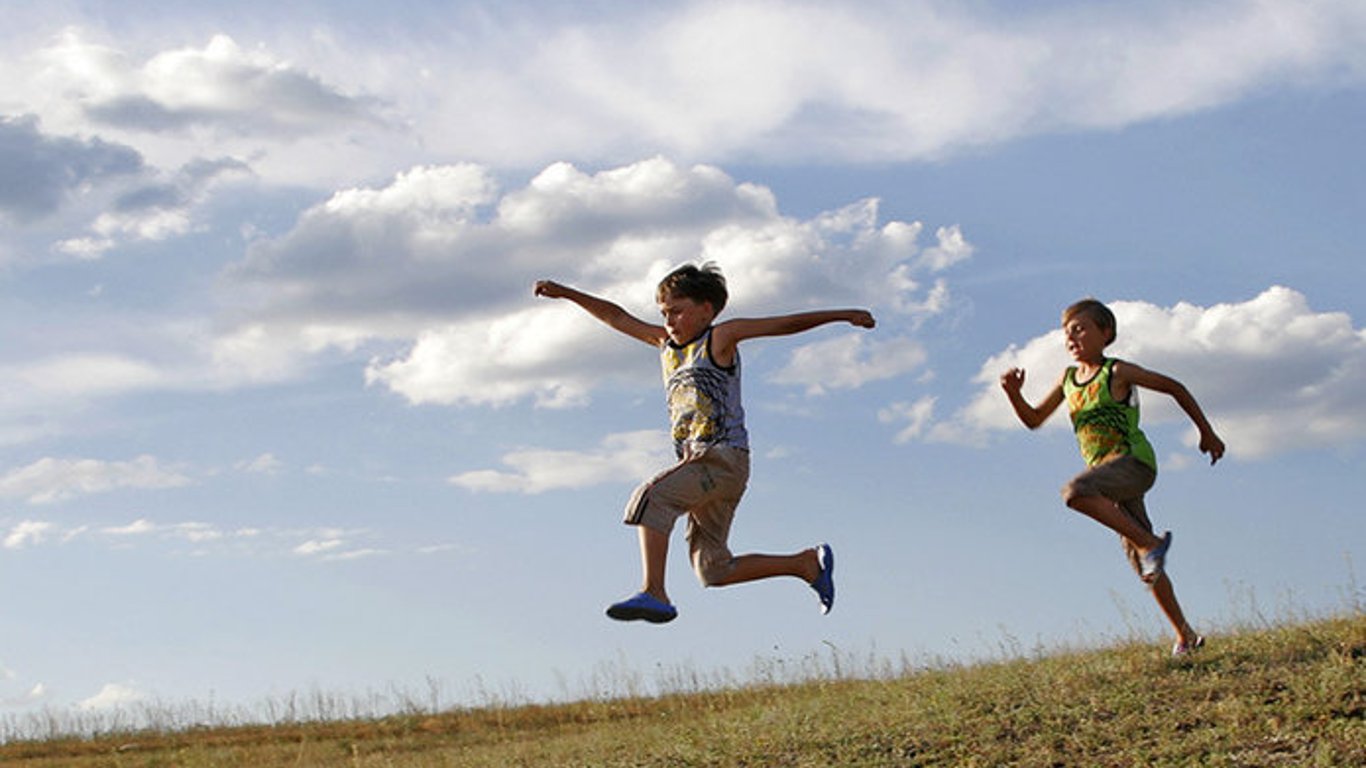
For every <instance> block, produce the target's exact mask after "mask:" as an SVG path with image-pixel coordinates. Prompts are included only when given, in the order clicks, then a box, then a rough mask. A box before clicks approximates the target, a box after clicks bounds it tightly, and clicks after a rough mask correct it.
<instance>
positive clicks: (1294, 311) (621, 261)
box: [0, 0, 1366, 717]
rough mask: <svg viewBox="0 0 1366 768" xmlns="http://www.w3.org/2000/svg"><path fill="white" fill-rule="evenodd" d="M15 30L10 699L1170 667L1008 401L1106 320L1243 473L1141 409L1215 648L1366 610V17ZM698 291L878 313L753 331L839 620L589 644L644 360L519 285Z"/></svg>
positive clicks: (1117, 565)
mask: <svg viewBox="0 0 1366 768" xmlns="http://www.w3.org/2000/svg"><path fill="white" fill-rule="evenodd" d="M0 7H3V11H4V14H5V17H6V18H7V19H11V20H12V21H10V22H9V23H7V24H6V25H5V29H4V30H3V31H0V75H3V79H4V81H5V82H6V83H9V84H11V85H10V86H9V87H7V89H6V90H5V92H4V93H3V94H0V293H2V294H3V301H0V322H2V323H3V327H4V329H5V333H4V335H3V343H0V371H3V374H4V378H5V380H6V382H7V386H6V387H5V391H4V394H3V395H0V602H3V604H4V605H5V607H6V610H5V615H6V618H5V620H4V621H5V632H4V638H5V639H4V642H3V644H0V707H3V714H5V715H10V716H14V717H23V716H24V714H25V713H30V712H36V711H42V710H44V709H49V710H59V711H60V710H66V709H70V710H72V711H76V712H83V711H100V710H102V709H105V708H108V707H116V706H124V707H129V706H132V707H137V706H139V705H144V706H145V705H146V704H147V703H148V702H159V701H161V702H164V701H205V700H213V701H218V702H225V703H242V704H244V705H251V704H252V703H253V702H258V701H261V700H263V699H266V698H269V697H273V696H281V695H287V694H289V693H290V692H300V691H309V690H326V691H338V692H342V693H344V694H345V693H355V695H364V692H366V691H375V690H381V691H382V690H387V689H391V688H398V689H403V690H409V689H416V690H419V691H425V690H427V688H428V686H429V685H430V684H431V681H437V682H438V683H439V687H440V688H441V691H442V696H443V699H444V700H445V701H446V702H447V703H461V702H463V701H467V700H470V699H478V698H479V697H480V696H481V695H486V694H487V692H488V691H490V690H493V691H495V692H498V693H500V694H509V695H513V696H525V697H528V698H545V697H564V696H575V695H579V694H583V693H592V692H595V689H596V688H598V687H600V686H601V685H602V684H603V683H604V679H605V678H606V685H607V687H609V688H610V687H612V686H613V685H617V684H619V680H620V675H621V674H622V670H633V671H635V672H638V673H639V674H640V675H641V676H642V677H643V679H644V680H645V681H646V684H647V686H648V685H649V684H650V683H651V681H653V680H655V678H656V676H657V675H659V674H660V673H661V671H662V672H663V673H664V675H665V676H666V677H667V673H668V672H669V671H670V670H678V669H688V670H694V671H697V672H699V673H702V674H711V673H712V672H713V671H714V670H729V671H732V672H734V673H735V674H736V675H737V676H738V677H741V678H743V677H745V676H746V675H747V671H749V670H754V669H756V668H761V667H763V665H764V664H770V663H773V662H775V661H776V662H784V663H785V662H789V661H794V660H801V659H805V658H810V657H811V656H812V655H816V656H820V655H822V654H827V653H829V651H830V649H831V648H835V649H839V650H840V651H842V652H846V653H851V654H858V655H867V654H870V653H874V654H879V655H884V656H886V657H888V658H893V659H901V658H907V659H911V660H913V661H915V662H916V663H933V662H935V661H938V660H944V659H952V660H957V659H964V660H966V659H973V658H980V657H982V656H989V655H991V654H993V653H997V652H999V650H1000V649H1001V648H1002V647H1003V646H1012V645H1022V646H1023V647H1025V648H1027V649H1028V648H1034V647H1057V646H1060V645H1068V644H1092V643H1102V642H1107V641H1109V640H1112V639H1114V638H1119V637H1128V636H1130V635H1131V634H1138V635H1139V636H1143V637H1149V638H1151V639H1152V640H1153V642H1154V649H1155V650H1154V652H1155V653H1160V652H1161V649H1162V648H1163V647H1164V642H1165V641H1164V640H1163V638H1165V634H1164V633H1165V627H1164V626H1163V625H1162V623H1161V621H1160V618H1159V617H1158V615H1157V612H1156V609H1155V607H1154V606H1153V605H1152V603H1151V600H1150V599H1149V598H1148V597H1147V596H1146V594H1145V593H1144V591H1143V590H1142V589H1141V586H1140V585H1139V584H1138V582H1137V581H1136V580H1135V579H1134V578H1133V576H1132V575H1131V574H1130V572H1129V571H1128V568H1127V565H1126V564H1125V563H1124V561H1123V558H1122V556H1121V554H1120V552H1119V548H1118V545H1117V543H1116V542H1115V541H1114V539H1113V536H1112V535H1111V534H1109V533H1108V532H1106V531H1104V530H1102V529H1100V528H1099V527H1098V526H1096V525H1094V524H1092V523H1088V522H1085V521H1083V520H1081V519H1080V518H1079V517H1078V516H1076V515H1075V514H1074V513H1070V512H1068V511H1067V510H1066V509H1065V508H1063V507H1062V505H1061V503H1060V500H1059V497H1058V488H1059V487H1060V486H1061V484H1062V483H1063V482H1064V480H1066V479H1067V478H1068V477H1070V476H1071V475H1072V474H1073V473H1075V471H1077V469H1078V468H1079V466H1080V460H1079V458H1078V457H1077V455H1076V449H1075V446H1074V445H1073V442H1072V439H1071V436H1070V434H1069V432H1068V430H1067V429H1066V425H1065V421H1066V420H1065V418H1062V417H1055V418H1054V420H1053V423H1051V424H1050V425H1048V426H1047V427H1046V428H1044V429H1043V430H1041V431H1039V432H1038V433H1034V434H1030V433H1028V432H1027V431H1026V430H1024V428H1023V427H1021V426H1019V424H1018V423H1016V422H1015V421H1014V420H1013V416H1011V414H1010V413H1009V409H1008V407H1007V405H1006V403H1005V399H1004V397H1003V396H1002V395H1001V393H1000V391H999V388H998V387H997V385H996V378H997V376H998V375H999V374H1000V373H1001V372H1002V371H1004V370H1005V369H1006V368H1009V367H1011V366H1014V365H1023V366H1024V367H1026V368H1027V369H1028V371H1029V379H1028V383H1027V385H1026V392H1027V393H1029V394H1032V395H1034V396H1037V395H1038V394H1039V393H1040V392H1041V391H1042V389H1043V388H1045V387H1046V386H1047V385H1048V384H1049V383H1051V381H1053V380H1054V379H1055V377H1056V376H1057V374H1058V372H1059V371H1060V370H1061V366H1062V365H1063V364H1064V363H1065V358H1064V355H1063V350H1062V348H1061V341H1060V339H1059V337H1058V335H1057V333H1056V331H1055V328H1056V325H1057V320H1058V314H1059V311H1060V310H1061V308H1062V307H1064V306H1065V305H1067V304H1068V303H1070V302H1071V301H1073V300H1075V299H1077V298H1080V297H1082V296H1087V295H1092V296H1095V297H1097V298H1100V299H1102V300H1105V301H1107V302H1112V303H1113V306H1114V308H1115V309H1116V311H1117V313H1118V315H1119V320H1120V338H1119V341H1118V342H1117V345H1116V347H1115V348H1114V351H1115V353H1116V354H1117V355H1119V356H1124V357H1129V358H1132V359H1133V360H1135V361H1137V362H1139V363H1141V364H1144V365H1146V366H1148V367H1151V368H1154V369H1157V370H1160V371H1163V372H1166V373H1169V374H1171V375H1173V376H1175V377H1177V378H1178V379H1180V380H1182V381H1183V382H1184V383H1186V384H1187V385H1188V386H1189V387H1190V389H1191V390H1192V391H1193V392H1194V393H1195V395H1196V396H1197V397H1198V398H1199V399H1200V401H1201V403H1202V405H1203V406H1204V407H1205V410H1206V411H1207V413H1208V414H1209V416H1210V418H1211V420H1212V421H1213V423H1214V425H1215V427H1216V429H1218V430H1219V432H1220V434H1221V435H1222V436H1223V438H1224V439H1225V441H1226V442H1227V443H1228V447H1229V454H1228V457H1227V458H1226V460H1225V461H1224V462H1221V463H1220V464H1219V465H1218V466H1217V467H1214V468H1212V469H1211V468H1210V467H1208V466H1207V465H1206V463H1205V462H1204V460H1203V459H1202V458H1201V457H1200V456H1199V455H1198V454H1197V453H1196V452H1195V451H1194V447H1193V442H1192V438H1193V433H1192V431H1191V429H1190V427H1189V425H1188V424H1186V423H1183V421H1182V420H1181V418H1179V416H1180V414H1179V412H1178V411H1177V410H1176V409H1175V408H1174V407H1173V406H1172V405H1171V404H1170V403H1167V402H1163V401H1162V399H1161V398H1158V397H1149V398H1148V399H1147V400H1145V403H1144V409H1145V410H1144V414H1145V415H1144V419H1145V424H1146V425H1147V427H1148V432H1149V435H1150V437H1152V439H1153V440H1154V442H1155V443H1156V445H1157V448H1158V452H1159V458H1160V461H1161V462H1162V476H1161V479H1160V480H1159V482H1158V485H1157V488H1156V489H1155V490H1154V492H1153V494H1152V495H1151V497H1150V508H1151V510H1152V512H1153V515H1154V517H1155V519H1156V523H1157V525H1158V526H1159V527H1161V528H1171V529H1172V530H1173V531H1174V532H1175V534H1176V538H1175V542H1176V543H1175V546H1174V548H1173V552H1172V560H1171V573H1172V575H1173V578H1174V580H1175V583H1176V587H1177V590H1178V594H1179V595H1180V596H1181V598H1182V600H1183V603H1184V604H1185V606H1186V608H1187V612H1188V613H1189V614H1190V616H1191V618H1192V619H1193V621H1194V622H1195V623H1196V624H1197V626H1200V627H1207V628H1211V629H1214V630H1216V631H1217V630H1218V628H1220V627H1221V626H1227V625H1228V624H1230V623H1231V622H1236V621H1240V620H1246V619H1248V618H1250V617H1256V616H1261V615H1266V616H1269V617H1272V618H1276V617H1281V616H1284V615H1287V614H1300V613H1311V614H1312V613H1318V612H1324V611H1335V610H1341V609H1342V608H1343V607H1344V606H1345V605H1348V604H1350V602H1351V601H1352V600H1356V601H1359V600H1360V597H1361V595H1360V587H1359V586H1358V584H1359V577H1358V576H1357V573H1356V572H1357V570H1358V569H1360V568H1361V567H1362V566H1361V562H1362V555H1363V543H1364V542H1366V523H1363V522H1362V518H1361V516H1360V515H1359V514H1356V513H1355V511H1354V506H1353V502H1352V501H1351V500H1352V499H1355V498H1357V497H1358V496H1360V494H1361V491H1362V490H1363V486H1362V479H1361V478H1362V477H1363V473H1362V470H1363V438H1364V437H1366V406H1363V405H1362V403H1363V400H1362V398H1361V397H1360V394H1359V391H1358V390H1359V389H1360V385H1361V384H1362V382H1363V381H1366V331H1363V330H1362V318H1363V315H1366V306H1364V305H1363V302H1362V298H1361V291H1360V285H1361V266H1360V265H1361V259H1362V255H1363V253H1362V249H1363V246H1362V243H1363V242H1364V241H1366V232H1363V224H1362V222H1363V216H1362V213H1363V210H1362V201H1363V200H1366V188H1364V187H1366V182H1364V181H1363V179H1366V152H1363V150H1362V149H1361V147H1360V134H1361V128H1362V126H1363V125H1366V92H1364V91H1363V86H1364V85H1366V54H1363V51H1366V10H1363V9H1362V8H1361V6H1360V4H1359V3H1355V2H1348V1H1347V0H1343V1H1341V2H1332V1H1329V0H1324V1H1322V2H1239V1H1237V0H1226V1H1223V2H1197V3H1163V2H1154V3H1137V4H1135V3H1125V4H1119V3H1107V4H1096V3H1070V2H1053V3H1049V4H1047V5H1040V6H1032V7H1031V9H1030V10H1020V9H1019V8H1017V7H1015V6H1013V5H1010V4H998V3H974V4H966V5H965V4H959V3H937V2H910V3H891V2H887V3H880V2H863V3H846V4H841V5H839V6H837V7H835V6H831V5H829V4H825V3H799V2H792V3H782V2H725V3H721V2H687V3H678V4H670V5H667V6H666V5H651V4H639V3H611V2H603V3H590V4H584V3H580V4H574V5H573V6H572V7H571V6H567V5H566V6H559V5H549V4H536V3H498V4H478V3H410V4H405V5H404V6H403V8H402V10H397V11H395V10H393V9H388V8H386V9H385V11H384V13H382V14H380V13H378V12H377V6H374V5H373V4H364V5H362V4H350V3H325V4H324V3H297V4H289V5H288V6H284V5H282V4H278V3H269V4H268V3H235V4H233V7H232V10H231V11H228V10H224V9H223V8H220V7H218V6H217V5H215V4H212V3H200V4H177V5H175V6H173V7H170V6H168V7H162V6H161V5H160V4H156V3H118V4H112V3H77V2H68V3H56V4H45V5H43V6H42V8H37V7H34V6H31V5H28V4H20V3H3V4H0ZM698 258H710V259H714V260H716V261H717V262H718V263H720V265H721V266H722V268H723V270H725V272H726V274H727V275H728V276H729V278H730V281H731V285H732V304H731V306H730V307H729V308H728V309H727V314H729V315H746V314H760V313H769V312H782V311H793V310H798V309H804V308H809V307H821V306H865V307H868V308H870V309H871V310H872V311H873V312H874V313H875V315H876V316H877V317H878V320H879V325H878V328H877V329H876V330H875V331H874V332H872V333H859V332H853V331H851V330H849V329H841V328H837V327H829V328H822V329H818V330H817V331H814V332H812V333H810V334H806V335H803V336H800V337H794V338H785V339H769V340H759V341H754V342H751V343H750V344H752V346H746V347H744V348H743V350H742V351H743V354H744V356H745V365H746V376H747V381H746V398H747V406H748V412H749V426H750V430H751V435H752V440H753V443H754V449H755V453H754V476H753V478H752V481H751V486H750V490H749V493H748V495H747V497H746V500H745V502H744V504H743V505H742V507H741V509H740V512H739V517H738V521H737V523H736V526H735V529H734V531H733V533H732V544H733V546H734V548H735V549H736V551H753V550H757V551H777V552H782V551H792V550H795V549H799V548H802V547H806V546H809V545H811V544H814V543H815V542H818V541H822V540H828V541H830V542H831V543H832V544H833V545H834V547H835V550H836V552H837V555H838V558H839V569H838V571H837V582H838V585H839V599H838V602H837V603H836V606H835V610H834V612H833V613H831V614H830V615H829V616H826V617H822V616H821V615H820V614H819V612H818V610H817V607H816V602H815V599H814V595H813V594H812V593H811V592H810V591H809V590H807V589H806V588H805V587H804V586H803V585H802V584H800V583H799V582H796V581H774V582H765V583H762V584H754V585H746V586H741V587H735V588H730V589H724V590H711V591H706V590H703V589H702V588H701V587H700V586H698V585H697V584H696V582H695V580H694V579H693V577H692V575H691V573H690V572H689V570H688V568H687V565H686V562H685V559H684V558H681V557H677V556H676V557H675V558H674V561H673V562H671V564H670V571H669V578H670V592H671V594H672V596H673V598H674V600H675V601H676V602H677V604H678V606H679V610H680V618H679V620H678V621H676V622H674V623H673V624H670V625H668V626H666V627H647V626H639V625H621V624H616V623H614V622H611V621H609V620H608V619H606V618H605V617H604V616H603V615H602V609H603V607H604V606H605V605H606V604H607V603H609V602H611V601H613V600H615V599H618V598H620V597H622V596H624V595H626V594H629V593H630V592H631V591H633V590H634V589H635V588H636V586H637V585H638V579H639V575H638V569H639V566H638V562H637V552H636V542H635V538H634V534H633V532H632V531H631V530H630V529H628V528H626V527H624V526H622V525H621V524H620V522H619V518H620V509H621V507H622V505H623V503H624V502H625V500H626V497H627V495H628V494H629V492H630V490H631V489H632V488H633V487H634V485H635V484H636V483H637V482H638V481H639V480H641V479H642V478H643V477H645V476H647V475H649V474H651V473H652V472H653V470H654V469H656V468H658V467H660V466H663V463H664V462H666V461H667V460H668V454H667V451H668V446H667V445H666V441H665V439H664V433H663V428H664V423H663V422H664V413H663V405H662V402H661V395H660V392H659V384H658V371H657V361H656V360H655V359H654V357H653V355H651V353H650V352H649V350H648V349H645V348H644V347H642V346H640V345H639V344H637V343H635V342H632V341H630V340H628V339H625V338H624V337H616V336H615V335H613V334H612V333H611V332H610V331H608V330H606V329H605V328H604V327H602V326H600V325H598V324H597V323H596V322H594V321H592V320H591V319H590V318H588V317H587V316H585V315H583V314H582V313H580V312H577V311H575V310H574V309H573V308H572V307H569V306H565V305H564V304H563V303H557V302H546V301H537V300H534V299H533V298H532V296H531V291H530V288H531V284H532V282H533V281H534V280H536V279H538V278H543V277H549V278H555V279H559V280H561V281H564V282H568V283H571V284H574V285H576V286H578V287H581V288H584V289H587V290H590V291H593V292H596V293H600V294H602V295H605V296H608V297H610V298H612V299H614V300H617V301H619V302H621V303H622V304H624V305H626V306H627V307H628V308H630V309H632V310H633V311H637V312H640V313H642V314H645V315H650V314H651V313H653V312H654V308H653V306H652V305H651V298H652V295H653V284H654V283H655V282H656V281H657V280H658V278H659V277H660V276H661V275H662V274H663V273H664V272H665V271H667V270H668V269H669V268H671V267H672V266H674V265H676V264H678V263H681V262H683V261H688V260H694V259H698ZM682 551H683V544H682V541H681V537H679V536H676V538H675V543H674V553H675V555H677V554H678V553H680V552H682ZM614 676H617V677H616V680H617V681H618V682H617V683H614V682H613V677H614ZM356 692H359V693H356Z"/></svg>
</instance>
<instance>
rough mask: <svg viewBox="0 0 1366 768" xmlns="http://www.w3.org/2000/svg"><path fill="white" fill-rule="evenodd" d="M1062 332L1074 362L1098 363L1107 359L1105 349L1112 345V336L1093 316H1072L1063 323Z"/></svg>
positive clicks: (1078, 314)
mask: <svg viewBox="0 0 1366 768" xmlns="http://www.w3.org/2000/svg"><path fill="white" fill-rule="evenodd" d="M1062 332H1063V336H1064V337H1066V343H1067V353H1068V354H1069V355H1071V356H1072V359H1073V360H1076V361H1077V362H1079V363H1098V362H1100V361H1101V360H1103V359H1105V347H1106V346H1108V345H1109V343H1110V334H1109V333H1107V332H1106V331H1105V329H1104V328H1101V327H1100V326H1099V325H1098V324H1097V323H1096V321H1095V318H1093V317H1091V315H1089V314H1087V313H1086V312H1078V313H1076V314H1074V315H1072V316H1071V317H1069V318H1067V319H1066V320H1064V321H1063V323H1062Z"/></svg>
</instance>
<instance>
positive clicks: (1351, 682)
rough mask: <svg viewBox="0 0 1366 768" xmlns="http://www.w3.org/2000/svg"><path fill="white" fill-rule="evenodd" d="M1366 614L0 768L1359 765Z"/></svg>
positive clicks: (291, 726) (200, 734) (319, 727)
mask: <svg viewBox="0 0 1366 768" xmlns="http://www.w3.org/2000/svg"><path fill="white" fill-rule="evenodd" d="M1364 718H1366V614H1363V613H1361V612H1360V611H1359V610H1354V611H1352V612H1351V613H1349V614H1348V615H1346V616H1340V617H1335V618H1329V619H1321V620H1314V621H1305V622H1302V623H1297V624H1292V625H1286V626H1278V627H1271V628H1263V629H1259V630H1242V631H1237V632H1231V633H1228V634H1223V635H1220V636H1217V637H1212V638H1211V639H1210V644H1209V645H1208V646H1207V647H1206V648H1205V649H1204V650H1203V651H1201V652H1200V653H1198V654H1197V655H1194V656H1192V657H1189V658H1186V659H1179V660H1177V659H1170V658H1168V657H1167V656H1166V653H1165V649H1164V648H1161V647H1156V646H1154V645H1152V644H1147V643H1126V644H1123V645H1119V646H1116V647H1111V648H1106V649H1101V650H1095V651H1086V652H1076V653H1071V652H1069V653H1057V654H1052V655H1043V656H1041V657H1038V658H1018V659H1008V660H1003V661H999V662H994V663H988V664H980V665H974V666H970V667H959V668H954V667H949V668H943V669H935V670H928V671H916V672H908V673H904V674H893V675H889V676H886V677H885V678H879V679H872V680H867V679H864V680H858V679H849V678H847V677H840V676H831V675H826V676H824V677H823V678H822V679H816V680H811V681H808V682H804V683H799V684H771V683H762V682H760V683H751V684H747V685H741V686H735V687H727V688H723V689H719V690H710V691H698V692H693V693H687V694H675V695H667V696H659V697H642V696H627V697H620V698H601V699H594V700H586V701H580V702H575V703H568V704H556V705H542V706H535V705H522V706H511V705H509V706H496V705H495V706H487V707H481V708H478V709H465V710H459V711H451V712H442V713H423V712H418V711H416V710H414V711H413V712H411V713H409V714H405V715H399V716H392V717H387V718H381V719H369V720H359V719H358V720H337V721H327V722H307V723H305V722H287V723H280V724H277V725H270V726H240V727H215V728H195V727H191V728H187V729H157V728H152V729H147V730H142V731H138V732H130V733H121V734H105V735H102V736H98V737H93V738H75V737H69V738H53V739H48V740H45V741H24V742H11V743H8V744H4V745H0V763H3V764H4V765H6V766H35V767H36V766H75V767H78V768H80V767H86V766H89V767H93V766H119V767H121V768H122V767H124V766H127V767H132V766H139V767H142V766H145V767H147V768H152V767H153V766H179V767H182V768H199V767H201V766H261V767H263V768H269V767H271V766H399V767H402V768H414V767H418V766H422V767H427V766H500V767H502V766H544V765H554V766H1003V765H1022V766H1076V765H1086V766H1164V765H1172V766H1176V765H1180V766H1188V765H1209V766H1316V765H1317V766H1347V765H1366V719H1364Z"/></svg>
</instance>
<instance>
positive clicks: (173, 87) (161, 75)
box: [42, 30, 383, 136]
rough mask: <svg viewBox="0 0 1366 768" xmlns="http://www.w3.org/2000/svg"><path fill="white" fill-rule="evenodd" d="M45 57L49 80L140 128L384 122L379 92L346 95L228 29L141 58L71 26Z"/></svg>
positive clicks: (95, 114) (99, 116)
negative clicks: (249, 46)
mask: <svg viewBox="0 0 1366 768" xmlns="http://www.w3.org/2000/svg"><path fill="white" fill-rule="evenodd" d="M42 59H43V61H44V63H45V64H46V65H47V66H46V68H45V70H44V71H43V76H44V79H45V80H46V81H47V82H48V83H51V84H52V85H54V86H60V87H62V88H63V89H64V90H65V91H66V93H67V94H68V96H67V97H68V98H72V99H74V100H75V101H76V102H77V103H78V104H79V105H80V107H81V109H82V110H83V112H84V114H85V115H86V116H87V117H89V118H90V119H92V120H94V121H95V122H97V123H101V124H105V125H110V126H115V127H120V128H125V129H130V130H140V131H185V130H191V129H194V128H208V129H211V130H212V131H213V132H214V133H215V134H216V135H219V136H231V135H239V134H257V133H260V134H279V135H285V136H292V135H298V134H301V133H314V132H332V131H338V130H342V129H344V128H345V127H347V126H349V125H354V124H362V125H364V124H370V125H375V124H382V123H383V120H381V119H380V117H379V116H378V114H377V111H376V110H377V107H378V104H377V103H376V102H375V101H374V100H372V99H366V98H357V97H354V96H348V95H346V94H343V93H341V92H340V91H339V90H338V89H337V88H336V87H334V86H330V85H328V84H326V83H324V82H323V81H322V80H320V79H319V78H318V77H316V76H315V75H312V74H310V73H308V72H305V71H302V70H300V69H299V68H297V67H295V66H292V65H291V64H290V63H288V62H285V61H281V60H279V59H278V58H276V57H275V56H273V55H272V54H270V53H268V52H266V51H264V50H261V49H257V50H244V49H243V48H242V47H241V46H239V45H238V44H237V43H236V42H235V41H234V40H233V39H232V38H231V37H228V36H227V35H215V36H214V37H213V38H212V39H210V40H209V42H208V43H207V44H206V45H205V46H204V47H203V48H194V47H185V48H177V49H172V50H166V51H162V52H160V53H157V54H155V55H153V56H152V57H150V58H149V59H147V60H146V61H144V62H141V63H138V62H136V61H134V60H133V59H132V57H131V56H130V55H129V54H127V53H126V52H124V51H122V50H118V49H115V48H111V47H108V46H104V45H99V44H96V43H91V42H88V41H87V40H86V39H85V38H84V37H83V36H82V35H81V33H79V32H77V31H75V30H67V31H66V32H65V33H63V34H62V36H61V38H60V39H59V40H58V41H57V43H56V44H54V45H53V46H51V47H49V48H47V49H46V50H44V51H43V52H42Z"/></svg>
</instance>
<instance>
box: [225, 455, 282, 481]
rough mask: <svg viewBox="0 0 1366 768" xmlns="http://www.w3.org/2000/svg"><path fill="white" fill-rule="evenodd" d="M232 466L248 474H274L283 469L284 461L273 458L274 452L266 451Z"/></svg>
mask: <svg viewBox="0 0 1366 768" xmlns="http://www.w3.org/2000/svg"><path fill="white" fill-rule="evenodd" d="M234 466H235V467H236V468H237V469H238V471H241V472H247V473H249V474H254V475H275V474H279V472H280V471H281V470H282V469H284V467H285V463H284V462H283V461H280V460H279V459H277V458H275V454H273V453H269V452H267V453H263V454H261V455H260V456H257V457H256V458H254V459H248V460H243V461H239V462H237V464H235V465H234Z"/></svg>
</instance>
